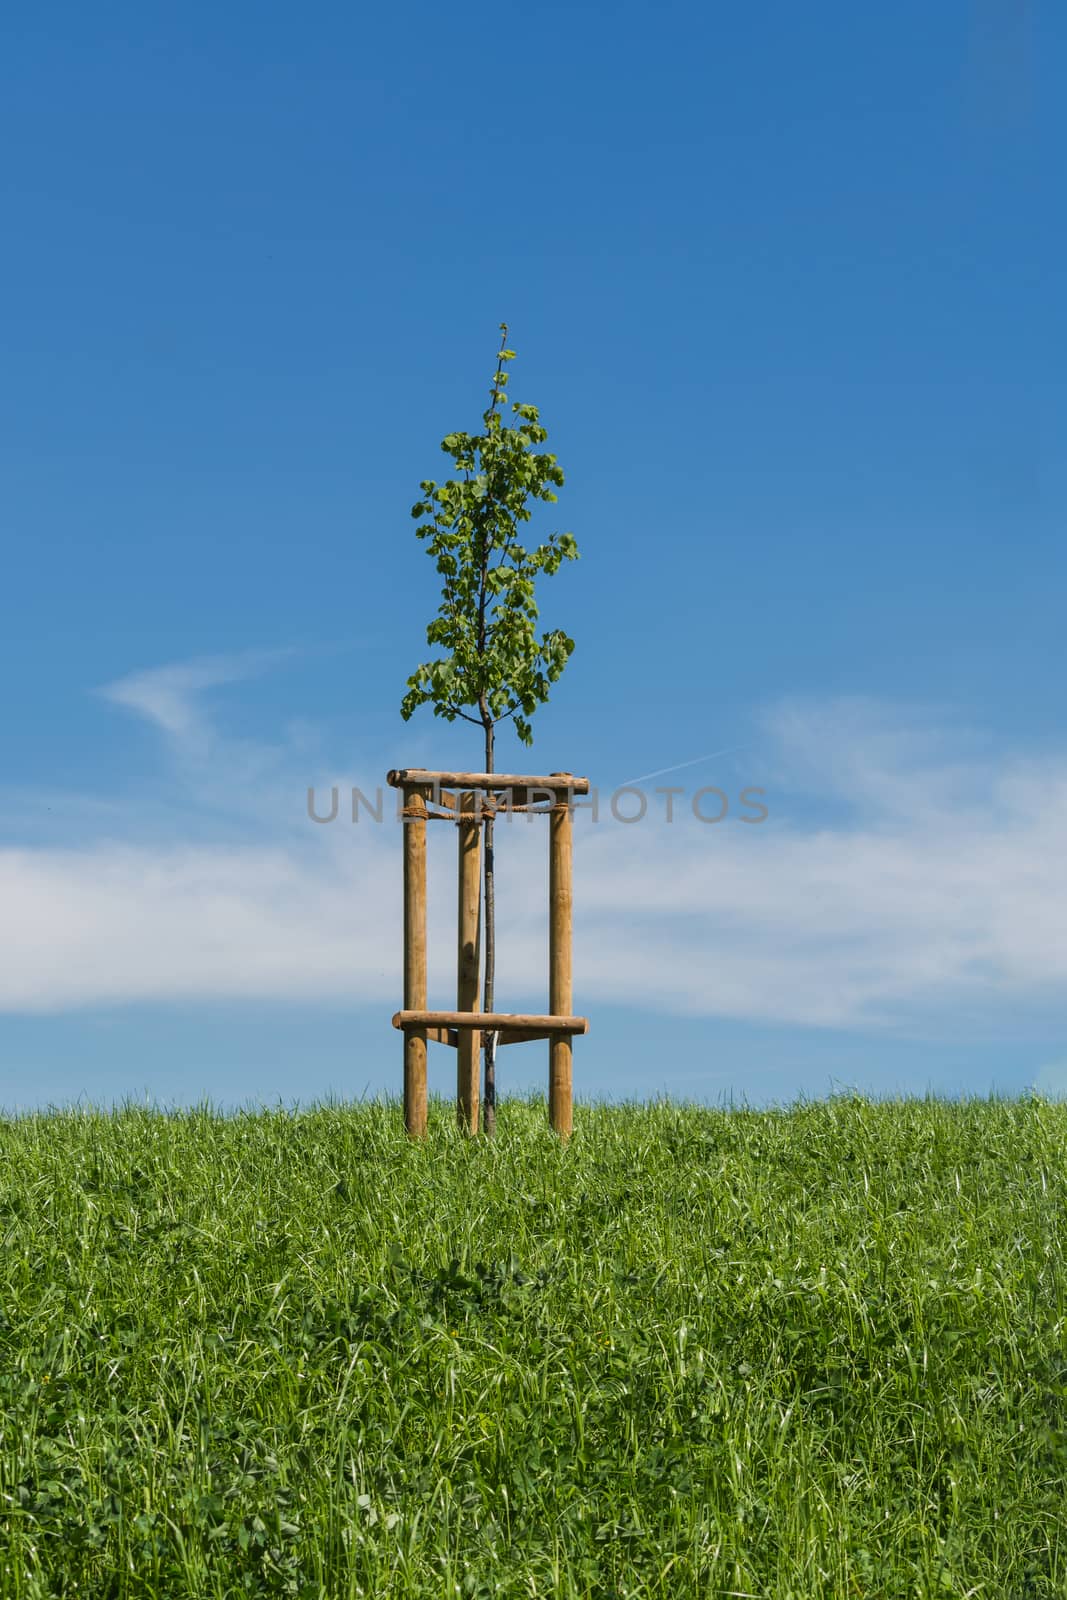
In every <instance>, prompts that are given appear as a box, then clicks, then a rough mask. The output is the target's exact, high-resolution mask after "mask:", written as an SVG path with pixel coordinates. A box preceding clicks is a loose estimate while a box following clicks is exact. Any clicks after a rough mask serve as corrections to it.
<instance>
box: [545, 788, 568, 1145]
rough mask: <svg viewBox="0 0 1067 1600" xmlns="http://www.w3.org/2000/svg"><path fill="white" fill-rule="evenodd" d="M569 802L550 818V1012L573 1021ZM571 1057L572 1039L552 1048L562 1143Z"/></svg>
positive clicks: (564, 1037)
mask: <svg viewBox="0 0 1067 1600" xmlns="http://www.w3.org/2000/svg"><path fill="white" fill-rule="evenodd" d="M571 822H572V817H571V807H570V804H569V803H568V800H567V799H561V798H560V797H559V796H558V795H557V797H556V804H555V805H554V806H553V807H552V812H551V815H550V818H549V824H548V825H549V846H548V916H549V921H548V1009H549V1011H550V1013H551V1014H552V1016H554V1017H561V1016H569V1015H570V1011H571V1006H572V1004H573V995H572V992H571V907H572V870H571V868H572V842H573V841H572V829H571ZM571 1054H572V1042H571V1038H570V1035H569V1034H565V1033H561V1034H556V1035H555V1036H554V1037H553V1038H551V1039H550V1040H549V1044H548V1119H549V1122H550V1123H551V1125H552V1127H553V1129H554V1130H555V1132H556V1133H558V1134H559V1135H560V1137H561V1138H563V1139H568V1138H570V1133H571V1098H572V1090H571Z"/></svg>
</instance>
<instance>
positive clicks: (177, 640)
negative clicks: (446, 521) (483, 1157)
mask: <svg viewBox="0 0 1067 1600" xmlns="http://www.w3.org/2000/svg"><path fill="white" fill-rule="evenodd" d="M6 34H7V42H6V45H5V50H4V53H3V60H2V62H0V131H2V135H3V138H2V147H3V149H4V152H5V155H4V158H3V163H2V167H0V183H2V200H3V214H4V219H5V230H4V231H5V251H4V257H5V260H4V283H5V289H6V292H5V294H4V324H5V327H4V346H5V357H4V362H3V375H2V378H0V408H2V417H0V422H2V427H0V468H2V471H0V519H2V520H0V539H2V544H3V550H4V571H5V578H6V581H5V583H4V588H3V599H2V605H3V625H2V627H0V665H2V671H3V681H4V683H5V684H6V685H7V688H8V692H7V695H6V696H5V717H4V765H3V769H2V772H0V943H2V946H3V959H2V961H0V1100H2V1103H3V1104H4V1105H6V1106H8V1107H14V1106H31V1105H43V1104H49V1103H53V1102H56V1103H58V1102H66V1101H69V1100H72V1099H77V1098H79V1097H81V1098H84V1099H88V1100H93V1101H104V1102H107V1101H110V1100H113V1099H115V1098H119V1097H122V1096H123V1095H126V1094H131V1095H140V1096H143V1095H145V1094H148V1095H149V1096H152V1097H154V1098H158V1099H162V1100H177V1101H188V1100H194V1099H198V1098H202V1097H211V1098H214V1099H216V1100H217V1101H219V1102H221V1103H226V1104H237V1103H244V1102H247V1101H249V1100H253V1099H257V1098H266V1099H268V1100H277V1099H278V1098H280V1099H282V1100H283V1101H286V1102H293V1101H296V1100H298V1099H303V1100H311V1099H315V1098H319V1097H321V1096H324V1095H327V1094H335V1095H338V1096H352V1095H362V1094H376V1093H381V1092H396V1091H397V1089H398V1087H399V1076H400V1048H399V1041H398V1038H397V1036H396V1035H395V1034H394V1033H393V1032H392V1030H391V1029H390V1027H389V1017H390V1014H391V1013H392V1011H393V1010H394V1009H395V1007H396V1005H397V1004H398V1003H399V998H400V996H399V976H400V967H399V923H398V915H397V914H398V910H399V894H400V861H399V849H398V847H399V838H398V834H397V831H396V829H395V828H389V827H387V826H382V827H381V828H375V827H373V826H371V825H369V824H361V825H359V826H355V827H354V826H352V825H351V823H348V824H346V823H344V822H343V821H339V822H338V823H337V824H336V825H331V826H330V827H321V828H319V827H316V826H315V825H314V824H312V823H310V822H309V820H308V818H307V814H306V794H307V788H308V786H309V785H315V786H317V789H318V791H319V792H320V793H321V794H322V795H326V794H327V793H328V790H329V787H330V785H331V784H333V783H338V784H339V785H340V786H341V787H342V789H344V787H345V786H346V785H348V786H351V785H352V784H354V783H355V784H359V785H360V786H361V787H363V788H365V789H372V788H373V787H374V785H375V784H377V783H379V782H380V781H382V779H383V777H384V773H385V771H386V769H387V768H389V767H391V766H396V765H426V766H439V767H444V768H449V767H457V766H476V765H479V764H480V761H479V752H478V746H477V740H476V738H475V737H474V730H470V729H465V728H464V727H463V725H461V724H455V725H453V726H451V727H449V726H447V725H445V724H442V723H437V722H434V720H433V719H432V718H431V717H430V716H429V714H428V713H423V714H420V716H419V717H418V718H417V719H416V720H415V721H414V722H412V723H409V724H407V725H405V724H403V723H402V722H401V720H400V718H399V714H398V707H399V700H400V696H401V694H402V691H403V684H404V679H405V677H406V676H407V674H408V673H409V672H410V671H411V670H412V668H413V667H414V665H415V664H416V662H418V661H420V660H421V659H422V658H423V655H424V653H425V647H424V639H423V628H424V626H425V623H426V621H428V620H429V617H430V615H431V614H432V612H433V610H434V608H435V605H436V594H437V587H436V578H435V574H434V573H433V570H432V567H431V565H430V563H429V562H428V560H427V558H426V556H425V554H424V553H423V551H422V549H421V547H420V546H419V544H418V543H417V541H416V540H415V538H414V535H413V524H412V523H411V521H410V518H409V516H408V510H409V507H410V505H411V503H412V501H413V500H414V498H415V495H416V493H417V489H418V483H419V480H420V479H422V478H423V477H426V476H441V475H442V474H443V471H444V469H445V467H446V460H445V458H444V457H443V456H442V455H441V453H440V450H439V448H438V446H439V441H440V439H441V438H442V437H443V435H444V434H445V433H447V432H449V431H451V430H452V429H456V428H466V427H474V426H476V424H477V422H478V418H479V416H480V413H481V410H482V409H483V406H484V404H485V395H486V388H487V383H488V378H489V376H490V373H491V370H492V361H493V353H494V351H495V348H496V340H497V324H498V323H499V322H500V321H501V320H503V319H506V320H507V321H508V322H509V324H510V326H511V338H510V342H511V344H512V345H513V346H514V348H515V349H516V350H517V351H518V358H517V360H516V361H515V362H514V363H513V371H512V378H511V387H512V391H513V395H514V397H515V398H517V399H526V400H531V401H533V402H534V403H536V404H537V405H539V406H540V407H541V410H542V417H543V420H544V421H545V423H546V425H547V427H548V429H549V436H550V437H549V448H551V449H554V450H555V451H556V453H557V454H558V457H559V460H560V463H561V465H562V466H563V468H564V471H565V472H566V474H567V483H566V486H565V488H564V490H563V491H562V493H561V497H560V501H559V505H558V506H557V507H556V508H553V511H554V513H558V515H553V516H552V517H550V518H546V519H545V520H543V522H542V523H541V524H540V526H541V527H542V528H543V530H544V531H546V532H547V531H550V529H551V527H553V526H556V527H559V528H561V529H569V530H573V532H574V533H575V535H576V536H577V538H578V542H579V546H580V549H581V561H580V562H579V563H577V564H575V565H573V566H570V567H568V568H567V569H566V570H565V571H564V572H562V573H561V574H560V575H559V576H558V577H557V578H555V579H553V580H551V581H550V582H549V583H548V584H546V586H545V588H544V592H543V615H544V619H545V623H546V625H554V624H556V623H558V624H560V625H562V626H564V627H566V628H567V629H568V631H569V632H571V633H572V634H573V635H574V636H575V637H576V639H577V650H576V652H575V655H574V657H573V659H572V661H571V663H570V665H569V667H568V670H567V673H566V675H565V677H564V679H563V680H562V682H561V683H560V684H559V685H558V686H557V689H556V693H555V697H554V700H553V703H552V705H551V706H550V707H549V708H548V709H547V710H546V711H544V712H543V713H541V714H540V715H539V716H538V718H537V721H536V724H535V735H536V742H535V745H534V748H533V750H532V751H529V752H524V751H522V750H521V748H520V747H518V746H517V745H515V744H514V743H513V741H509V739H508V738H507V737H506V736H505V737H504V738H503V739H502V741H501V748H500V752H499V760H500V764H501V766H507V765H510V766H512V767H518V768H519V769H520V770H527V769H529V770H541V769H549V770H556V769H562V768H570V769H573V770H575V771H579V772H583V773H586V774H588V775H589V776H590V778H591V780H592V781H593V782H594V783H595V784H597V785H598V786H599V787H600V789H601V791H602V793H604V794H605V795H607V794H610V792H611V790H612V789H613V788H614V786H615V785H617V784H619V783H621V782H623V781H624V780H626V779H627V778H630V777H634V776H638V775H642V774H644V773H646V772H653V771H657V770H659V769H662V768H667V767H672V766H675V765H678V764H682V763H685V764H686V765H685V766H684V767H683V769H682V770H681V771H680V772H679V773H678V774H677V776H676V778H675V779H674V780H673V781H676V782H679V783H684V784H685V785H687V786H688V790H689V791H690V792H691V791H692V790H693V789H695V788H698V787H700V786H701V785H707V784H716V785H719V786H720V787H721V788H722V789H723V790H724V791H725V792H726V793H727V794H728V795H729V796H730V797H736V796H737V795H738V794H739V792H740V790H741V789H742V788H743V787H745V786H746V785H752V786H760V787H762V788H764V789H765V790H766V795H767V806H768V818H767V822H766V823H765V824H763V825H761V826H759V827H751V828H746V827H745V826H743V825H742V824H741V823H740V821H739V820H738V816H737V814H736V812H737V807H736V803H735V806H734V810H733V811H732V812H731V814H730V815H729V816H728V817H727V818H726V819H725V820H724V822H723V823H722V825H720V826H714V827H709V826H703V825H701V824H699V823H697V822H696V821H695V820H694V819H693V818H692V817H691V816H688V817H686V816H683V817H682V819H681V821H680V822H678V823H676V824H674V825H672V826H670V827H668V826H667V825H666V824H665V822H664V821H663V820H662V814H661V811H660V810H659V809H658V803H656V804H654V805H653V806H652V807H650V814H649V816H648V817H647V818H646V819H645V820H644V821H643V822H642V823H641V824H640V826H633V827H627V826H623V825H621V824H618V823H614V822H613V821H612V820H611V818H610V815H609V817H608V818H607V819H606V820H604V821H601V822H600V823H598V824H596V825H593V824H592V823H590V822H589V820H588V818H586V819H583V821H581V822H580V823H579V825H578V835H577V843H576V895H577V901H578V905H577V926H576V947H575V1003H576V1005H577V1006H578V1007H579V1009H581V1010H582V1011H584V1012H586V1013H588V1014H589V1016H590V1017H591V1019H592V1031H591V1032H590V1034H589V1036H588V1038H586V1039H583V1040H581V1041H579V1043H578V1045H577V1046H576V1052H575V1056H576V1062H575V1065H576V1089H577V1092H578V1094H579V1095H582V1094H585V1095H589V1096H592V1095H609V1094H612V1095H614V1094H625V1095H631V1094H634V1095H644V1094H651V1093H662V1092H669V1093H672V1094H675V1095H679V1096H685V1097H692V1098H705V1099H711V1100H718V1099H721V1098H724V1097H729V1096H731V1095H732V1096H734V1097H736V1098H741V1097H744V1098H747V1099H749V1100H750V1101H753V1102H764V1101H767V1100H771V1099H782V1098H791V1097H793V1096H795V1095H797V1094H806V1095H817V1094H823V1093H826V1092H828V1091H829V1090H831V1089H834V1088H839V1087H842V1086H846V1085H851V1086H857V1087H860V1088H862V1089H866V1090H869V1091H871V1092H878V1093H882V1092H900V1091H907V1092H914V1093H922V1092H925V1091H926V1090H928V1089H934V1090H938V1091H941V1092H961V1091H966V1092H974V1093H985V1092H987V1091H988V1090H990V1089H1002V1090H1016V1089H1021V1088H1022V1087H1024V1086H1026V1085H1029V1084H1035V1083H1036V1084H1039V1085H1040V1086H1042V1087H1043V1088H1046V1089H1049V1090H1058V1089H1060V1088H1065V1087H1067V1001H1065V1000H1064V994H1065V992H1067V987H1065V979H1067V956H1065V954H1064V945H1063V940H1062V934H1061V928H1062V907H1063V905H1064V903H1065V891H1067V866H1065V860H1067V852H1065V850H1064V845H1065V842H1067V737H1065V735H1064V732H1063V723H1062V716H1061V715H1060V710H1061V706H1060V700H1061V694H1062V676H1063V674H1062V664H1063V647H1062V642H1061V641H1062V607H1063V589H1064V586H1063V579H1064V575H1065V574H1064V565H1065V563H1064V556H1063V541H1062V527H1063V512H1064V506H1065V500H1067V494H1065V488H1067V475H1065V470H1064V452H1063V445H1062V438H1063V423H1064V398H1065V393H1064V390H1065V386H1064V378H1063V371H1062V351H1063V349H1064V346H1065V334H1067V328H1065V320H1067V318H1065V310H1064V298H1063V293H1062V278H1063V270H1062V262H1063V254H1064V245H1065V243H1067V227H1065V223H1064V213H1063V206H1062V179H1061V167H1062V152H1063V149H1064V148H1065V139H1067V127H1065V122H1067V109H1065V107H1064V103H1063V97H1062V95H1061V94H1060V93H1059V85H1060V84H1061V82H1062V76H1063V69H1064V65H1065V60H1064V53H1065V45H1067V16H1065V14H1064V12H1063V10H1062V8H1056V7H1054V6H1053V5H1052V4H1051V3H1046V4H1040V3H1038V0H1032V3H1030V4H1026V3H1024V0H969V3H963V0H945V3H944V4H941V5H938V6H936V7H931V6H929V5H919V4H917V3H911V0H904V3H902V4H900V5H898V6H895V7H893V8H892V9H891V10H886V9H885V8H881V9H878V8H872V7H858V6H855V5H854V4H849V5H846V4H843V3H841V4H838V3H824V4H821V5H818V6H814V7H797V6H795V5H787V4H784V3H777V4H775V3H768V4H765V5H762V6H759V7H725V6H707V5H696V4H684V5H683V4H666V5H661V6H658V7H656V8H649V7H646V6H640V7H639V6H635V5H627V4H623V5H617V6H615V7H612V8H611V10H610V13H609V12H608V11H606V10H605V9H604V8H599V7H576V6H574V5H567V6H561V5H554V4H547V5H543V6H540V7H538V8H536V9H535V10H530V9H529V8H519V7H499V6H493V7H490V6H485V5H481V4H478V3H474V4H471V5H468V6H467V7H465V8H464V9H463V11H462V14H460V13H457V12H455V11H452V12H449V11H447V10H443V9H442V8H439V7H431V6H429V5H422V4H417V5H409V6H407V7H393V8H384V9H382V8H378V9H377V10H373V11H367V10H366V9H365V8H353V7H347V6H345V7H342V6H339V5H331V4H326V5H323V6H319V7H317V8H315V9H314V10H313V11H312V12H298V11H294V10H293V9H292V8H282V7H279V6H272V5H266V6H254V7H253V6H251V5H244V4H234V5H230V6H227V7H224V8H218V7H208V6H204V5H201V4H196V3H190V4H186V5H184V6H182V7H168V8H162V9H159V8H155V9H150V10H146V9H145V8H143V7H133V6H131V5H122V4H117V5H114V6H111V7H108V8H107V10H106V12H101V11H100V10H99V9H98V8H97V9H95V10H94V9H92V8H90V9H86V8H84V7H74V6H63V5H57V6H53V7H49V8H47V10H45V11H37V12H34V13H32V14H31V13H30V12H27V11H24V12H23V14H22V15H21V16H20V17H18V18H14V19H12V20H11V21H9V23H8V24H7V28H6ZM718 751H726V752H728V753H727V754H725V755H713V752H718ZM662 781H664V782H670V781H672V780H671V779H670V778H665V779H663V780H662ZM683 810H684V805H683ZM440 831H441V832H444V831H445V830H440ZM450 844H451V840H449V841H444V840H435V843H434V846H433V851H432V859H431V874H432V880H431V881H432V886H433V890H434V900H433V905H432V908H431V913H432V918H433V923H434V927H435V929H436V944H435V949H436V952H437V954H436V955H435V957H434V965H432V966H431V980H432V984H433V994H434V997H435V998H436V999H437V1000H438V1001H439V1003H440V1004H442V1005H449V1004H450V1003H451V1002H452V987H451V986H452V983H453V981H454V980H453V977H452V974H451V973H450V971H449V967H448V959H447V957H448V951H449V948H450V941H451V939H452V937H453V935H452V928H451V918H452V916H453V909H454V887H453V876H452V874H453V864H452V860H451V855H450V851H449V848H448V847H449V846H450ZM501 857H502V862H501V875H502V887H501V895H502V901H503V905H502V911H501V917H502V925H501V937H502V940H503V943H504V946H505V948H504V949H503V951H502V955H501V961H502V968H501V983H500V984H499V985H498V988H499V991H500V1001H501V1003H503V1004H505V1005H513V1006H514V1007H515V1008H520V1007H522V1006H525V1005H535V1004H536V1005H541V1004H544V1003H545V995H544V993H543V989H544V984H545V977H544V948H543V944H544V887H545V886H544V881H543V879H544V840H543V839H541V838H538V837H536V836H535V833H534V832H533V831H521V830H518V829H517V830H516V833H515V836H514V839H513V840H511V839H509V840H506V841H505V849H503V850H502V851H501ZM543 1055H544V1050H543V1047H540V1046H536V1045H530V1046H526V1047H523V1048H522V1049H516V1050H515V1051H509V1052H508V1053H507V1055H506V1056H505V1058H504V1068H505V1070H502V1075H501V1088H502V1090H507V1089H511V1088H514V1089H526V1088H531V1087H541V1086H543V1084H544V1080H545V1074H546V1063H545V1061H544V1060H543ZM452 1075H453V1061H452V1058H451V1055H450V1054H449V1053H447V1052H444V1051H439V1052H437V1053H435V1054H434V1055H433V1058H432V1062H431V1088H433V1089H435V1090H440V1091H441V1092H442V1093H445V1094H447V1093H450V1092H451V1090H452V1081H451V1080H452Z"/></svg>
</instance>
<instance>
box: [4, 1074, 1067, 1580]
mask: <svg viewBox="0 0 1067 1600" xmlns="http://www.w3.org/2000/svg"><path fill="white" fill-rule="evenodd" d="M451 1116H452V1113H451V1111H450V1109H449V1108H448V1107H447V1106H445V1105H443V1104H440V1103H438V1104H436V1105H434V1106H432V1107H431V1136H430V1139H429V1141H428V1143H427V1144H426V1145H425V1146H423V1147H418V1146H413V1145H410V1144H409V1143H408V1142H407V1141H406V1140H405V1138H404V1136H403V1133H402V1131H401V1128H400V1116H399V1111H398V1109H397V1108H396V1107H395V1106H382V1105H373V1106H364V1107H357V1108H343V1107H325V1108H319V1109H316V1110H314V1111H312V1112H303V1113H296V1114H294V1113H286V1112H283V1111H277V1112H269V1111H268V1112H255V1113H253V1112H248V1113H242V1114H239V1115H235V1116H230V1117H226V1116H223V1115H221V1114H218V1113H214V1112H211V1111H210V1110H206V1109H204V1110H200V1111H193V1112H182V1113H180V1114H179V1113H175V1114H169V1115H168V1114H164V1113H161V1112H152V1111H149V1110H138V1109H135V1108H127V1109H125V1110H123V1111H121V1112H117V1113H114V1114H102V1113H82V1112H69V1113H55V1114H49V1115H41V1116H35V1117H24V1118H19V1119H8V1120H6V1121H4V1122H0V1146H2V1166H0V1173H2V1176H0V1187H2V1198H0V1213H2V1215H0V1222H2V1226H3V1254H2V1265H0V1271H2V1274H3V1296H2V1310H0V1352H2V1361H0V1427H2V1431H3V1437H2V1445H0V1474H2V1478H0V1496H2V1498H0V1569H2V1575H0V1593H2V1594H3V1595H4V1596H8V1595H12V1596H14V1595H17V1596H27V1597H28V1596H46V1595H72V1596H73V1595H79V1596H92V1597H104V1596H126V1595H129V1596H135V1595H136V1596H149V1595H151V1596H160V1597H167V1600H178V1597H184V1596H197V1597H201V1596H203V1597H214V1596H236V1595H246V1594H251V1595H298V1596H315V1597H324V1600H326V1597H328V1600H347V1597H349V1596H356V1595H364V1596H381V1597H383V1600H392V1597H397V1600H399V1597H403V1596H440V1597H442V1600H444V1597H446V1596H448V1597H454V1596H457V1595H458V1596H490V1595H506V1596H520V1595H527V1596H555V1595H560V1596H597V1597H604V1600H607V1597H615V1596H633V1597H637V1596H648V1597H651V1596H662V1597H688V1596H698V1595H699V1596H738V1595H741V1596H760V1597H764V1596H766V1597H774V1600H786V1597H789V1596H792V1597H794V1600H811V1597H816V1596H827V1597H833V1600H844V1597H848V1596H876V1595H877V1596H886V1597H890V1600H907V1597H912V1596H930V1597H934V1596H936V1597H938V1600H945V1597H946V1596H960V1597H963V1596H978V1595H980V1596H988V1597H996V1600H1023V1597H1027V1600H1036V1597H1042V1596H1054V1595H1056V1596H1060V1595H1067V1534H1065V1528H1067V1488H1065V1479H1067V1286H1065V1278H1064V1239H1065V1224H1067V1212H1065V1206H1067V1106H1064V1105H1060V1104H1049V1103H1046V1102H1043V1101H1041V1100H1038V1099H1033V1100H1024V1101H988V1102H987V1101H982V1102H970V1103H962V1104H949V1103H945V1102H940V1101H936V1100H930V1101H908V1102H897V1103H871V1102H867V1101H864V1100H860V1099H837V1100H830V1101H826V1102H822V1103H817V1104H812V1105H807V1106H799V1107H794V1108H791V1109H788V1110H783V1111H776V1112H749V1111H743V1110H733V1111H726V1110H723V1111H713V1110H706V1109H693V1108H684V1107H679V1106H673V1105H666V1104H662V1105H655V1106H649V1107H622V1108H614V1109H612V1108H608V1107H585V1108H583V1107H581V1106H579V1108H578V1110H577V1113H576V1132H575V1136H574V1139H573V1140H572V1142H571V1144H570V1145H569V1146H568V1147H566V1148H564V1147H561V1146H560V1145H558V1144H557V1143H556V1141H555V1140H554V1139H553V1138H552V1136H551V1135H550V1134H549V1132H548V1130H547V1128H546V1127H545V1113H544V1107H543V1105H542V1104H539V1103H537V1102H530V1103H525V1102H522V1101H507V1102H504V1104H503V1105H502V1107H501V1111H500V1136H499V1138H498V1140H497V1141H496V1143H495V1145H493V1146H487V1145H486V1144H484V1143H483V1142H477V1143H475V1144H473V1145H472V1144H471V1143H469V1142H466V1143H465V1142H463V1141H461V1140H460V1138H459V1137H458V1136H457V1134H456V1133H455V1131H454V1129H453V1128H452V1126H451Z"/></svg>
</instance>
